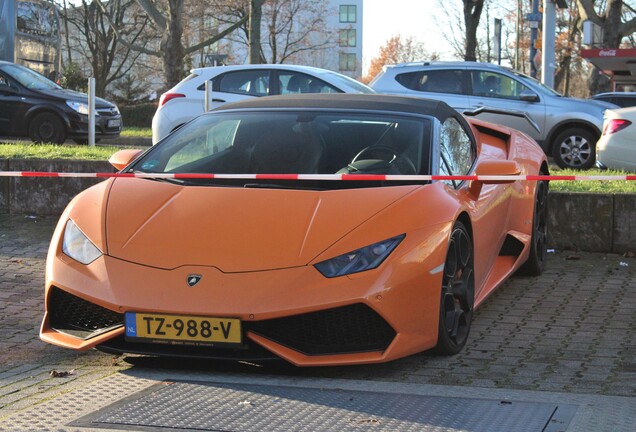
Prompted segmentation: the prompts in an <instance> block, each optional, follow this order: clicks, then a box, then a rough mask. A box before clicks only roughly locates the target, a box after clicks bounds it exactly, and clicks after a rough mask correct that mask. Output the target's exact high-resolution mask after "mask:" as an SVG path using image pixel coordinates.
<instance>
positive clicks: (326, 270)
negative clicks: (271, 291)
mask: <svg viewBox="0 0 636 432" xmlns="http://www.w3.org/2000/svg"><path fill="white" fill-rule="evenodd" d="M405 236H406V235H405V234H401V235H399V236H396V237H392V238H390V239H387V240H383V241H381V242H377V243H373V244H372V245H369V246H366V247H363V248H360V249H357V250H354V251H353V252H349V253H346V254H343V255H340V256H337V257H335V258H331V259H328V260H326V261H322V262H319V263H318V264H314V267H316V269H317V270H318V271H319V272H320V273H322V275H323V276H325V277H328V278H332V277H336V276H344V275H348V274H351V273H359V272H363V271H366V270H371V269H374V268H376V267H378V266H379V265H380V264H382V262H383V261H384V260H385V259H386V257H388V256H389V254H390V253H391V252H393V250H394V249H395V248H396V247H397V245H399V244H400V242H401V241H402V240H403V239H404V237H405Z"/></svg>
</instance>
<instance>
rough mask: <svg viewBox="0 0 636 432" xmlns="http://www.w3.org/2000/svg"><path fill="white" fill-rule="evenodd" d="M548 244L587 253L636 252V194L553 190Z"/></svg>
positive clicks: (550, 200)
mask: <svg viewBox="0 0 636 432" xmlns="http://www.w3.org/2000/svg"><path fill="white" fill-rule="evenodd" d="M548 205H549V220H548V222H549V224H548V227H549V231H550V234H549V237H548V244H549V245H550V246H551V247H554V248H556V249H572V250H583V251H588V252H614V253H624V252H628V251H631V252H636V217H635V216H636V195H635V194H621V195H603V194H588V193H563V192H551V193H550V199H549V203H548Z"/></svg>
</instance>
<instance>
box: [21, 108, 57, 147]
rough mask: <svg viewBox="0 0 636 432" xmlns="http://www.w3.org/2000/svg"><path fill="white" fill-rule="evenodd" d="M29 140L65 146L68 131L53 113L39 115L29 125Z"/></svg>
mask: <svg viewBox="0 0 636 432" xmlns="http://www.w3.org/2000/svg"><path fill="white" fill-rule="evenodd" d="M29 138H31V141H33V142H34V143H38V144H39V143H53V144H63V143H64V141H66V129H64V124H63V123H62V120H60V118H59V117H58V116H56V115H55V114H52V113H48V112H45V113H40V114H37V115H36V116H35V117H33V119H31V122H30V123H29Z"/></svg>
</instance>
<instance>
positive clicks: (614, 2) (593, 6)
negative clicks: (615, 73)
mask: <svg viewBox="0 0 636 432" xmlns="http://www.w3.org/2000/svg"><path fill="white" fill-rule="evenodd" d="M577 3H578V10H579V14H580V16H581V20H580V23H581V24H582V22H583V21H586V20H590V21H592V22H593V23H595V24H598V25H599V26H601V28H602V29H603V42H602V47H603V48H619V47H620V45H621V42H622V41H623V38H624V37H625V36H629V35H631V34H632V33H634V32H636V17H634V16H633V14H632V15H631V17H630V18H629V19H628V20H627V21H624V20H623V17H624V15H623V12H624V9H623V6H624V4H623V0H607V1H605V2H601V4H600V5H599V4H598V2H595V1H594V0H577ZM588 83H589V87H590V91H591V92H592V94H594V93H598V92H599V91H604V90H608V89H609V81H608V80H603V79H602V75H601V74H600V71H599V70H598V69H597V68H596V67H593V68H591V71H590V74H589V76H588Z"/></svg>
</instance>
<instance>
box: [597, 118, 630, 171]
mask: <svg viewBox="0 0 636 432" xmlns="http://www.w3.org/2000/svg"><path fill="white" fill-rule="evenodd" d="M635 136H636V107H629V108H620V109H613V110H607V111H605V121H604V123H603V134H602V135H601V139H600V140H599V141H598V143H596V156H597V160H596V165H597V166H598V167H599V168H611V169H616V170H623V171H630V172H636V140H635V139H634V137H635Z"/></svg>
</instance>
